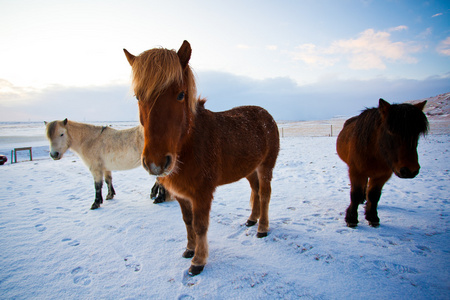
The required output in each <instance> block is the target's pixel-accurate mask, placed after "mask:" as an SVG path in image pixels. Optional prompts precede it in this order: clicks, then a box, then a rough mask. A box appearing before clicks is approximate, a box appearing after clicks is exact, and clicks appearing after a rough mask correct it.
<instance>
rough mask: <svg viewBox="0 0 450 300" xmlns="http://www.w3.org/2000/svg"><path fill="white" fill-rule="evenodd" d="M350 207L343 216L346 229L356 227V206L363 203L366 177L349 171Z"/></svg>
mask: <svg viewBox="0 0 450 300" xmlns="http://www.w3.org/2000/svg"><path fill="white" fill-rule="evenodd" d="M349 174H350V183H351V191H350V205H349V207H348V208H347V212H346V214H345V222H346V223H347V226H348V227H356V226H358V206H359V205H360V204H362V203H364V198H365V190H366V186H367V177H365V176H362V175H360V174H357V173H355V172H352V170H351V169H350V171H349Z"/></svg>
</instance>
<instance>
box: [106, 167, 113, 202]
mask: <svg viewBox="0 0 450 300" xmlns="http://www.w3.org/2000/svg"><path fill="white" fill-rule="evenodd" d="M105 182H106V184H107V185H108V195H107V196H106V200H110V199H112V198H114V195H115V194H116V191H115V190H114V187H113V184H112V174H111V171H105Z"/></svg>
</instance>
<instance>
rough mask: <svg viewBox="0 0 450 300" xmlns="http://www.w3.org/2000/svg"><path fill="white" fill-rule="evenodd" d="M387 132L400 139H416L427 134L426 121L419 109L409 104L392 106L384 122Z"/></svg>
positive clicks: (427, 126)
mask: <svg viewBox="0 0 450 300" xmlns="http://www.w3.org/2000/svg"><path fill="white" fill-rule="evenodd" d="M386 125H387V127H388V129H389V131H391V132H394V133H396V134H398V135H400V136H402V137H405V138H409V137H413V138H417V137H418V136H419V135H421V134H422V135H425V134H427V132H428V128H429V125H428V119H427V117H426V116H425V114H424V113H423V112H422V110H420V109H419V108H417V107H415V106H414V105H411V104H393V105H391V107H390V109H389V116H388V118H387V120H386Z"/></svg>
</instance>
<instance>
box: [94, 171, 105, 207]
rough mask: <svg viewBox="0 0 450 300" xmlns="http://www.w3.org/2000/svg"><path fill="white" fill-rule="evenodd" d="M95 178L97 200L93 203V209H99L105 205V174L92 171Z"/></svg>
mask: <svg viewBox="0 0 450 300" xmlns="http://www.w3.org/2000/svg"><path fill="white" fill-rule="evenodd" d="M91 172H92V175H93V176H94V186H95V200H94V203H92V206H91V209H97V208H99V207H100V204H102V203H103V197H102V187H103V172H102V171H96V172H94V171H91Z"/></svg>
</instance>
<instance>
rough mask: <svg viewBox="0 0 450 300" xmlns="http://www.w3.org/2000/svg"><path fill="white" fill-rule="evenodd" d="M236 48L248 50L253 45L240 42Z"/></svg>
mask: <svg viewBox="0 0 450 300" xmlns="http://www.w3.org/2000/svg"><path fill="white" fill-rule="evenodd" d="M236 48H238V49H243V50H247V49H250V48H251V47H250V46H249V45H245V44H238V45H236Z"/></svg>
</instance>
